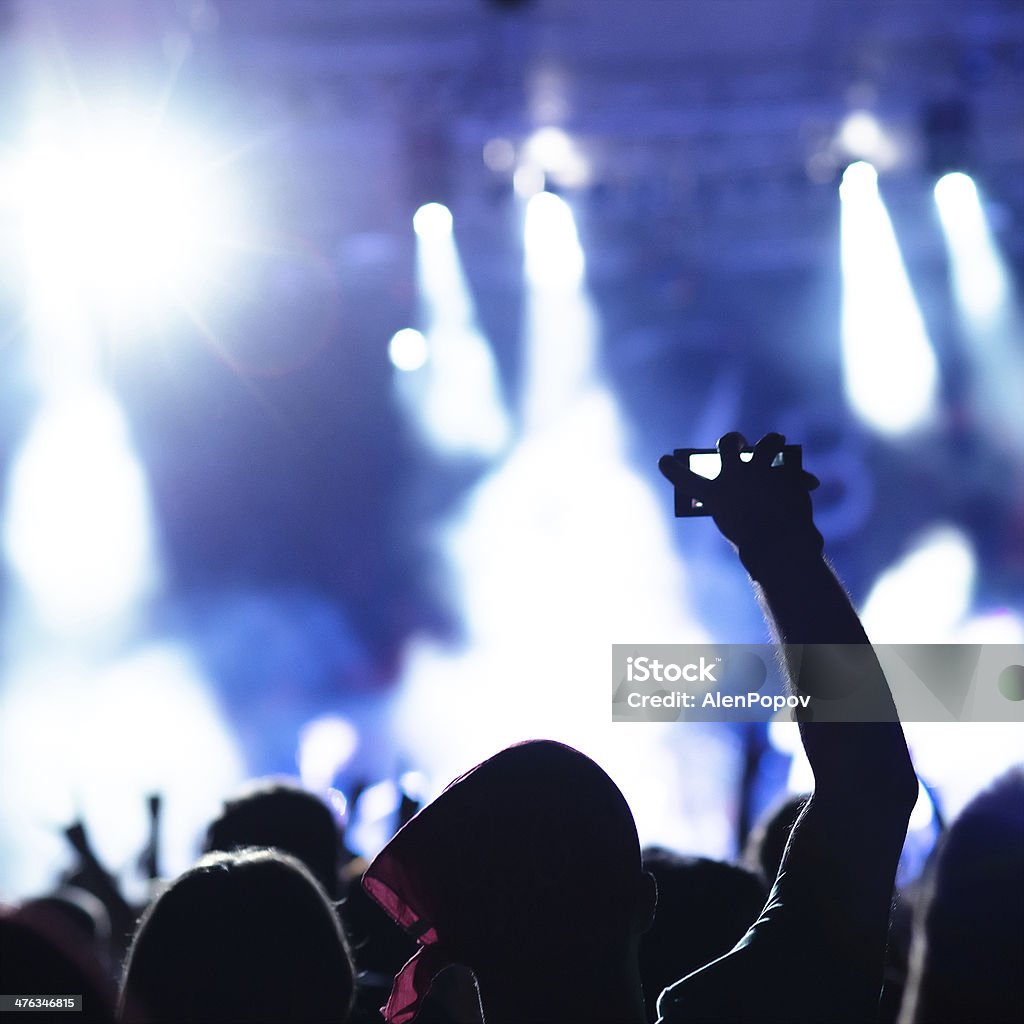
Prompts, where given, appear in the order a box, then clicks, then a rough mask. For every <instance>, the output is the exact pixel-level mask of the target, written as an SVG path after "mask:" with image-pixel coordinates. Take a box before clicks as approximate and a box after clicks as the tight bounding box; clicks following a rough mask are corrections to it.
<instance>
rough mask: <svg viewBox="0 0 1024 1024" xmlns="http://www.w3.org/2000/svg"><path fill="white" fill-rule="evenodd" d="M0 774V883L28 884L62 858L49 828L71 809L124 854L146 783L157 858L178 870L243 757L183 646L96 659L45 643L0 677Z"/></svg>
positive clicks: (142, 815) (46, 879) (112, 859)
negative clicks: (59, 651)
mask: <svg viewBox="0 0 1024 1024" xmlns="http://www.w3.org/2000/svg"><path fill="white" fill-rule="evenodd" d="M184 751H187V756H184V754H183V752H184ZM0 777H2V778H3V780H4V784H3V786H0V816H2V818H3V821H4V827H5V829H10V830H11V831H12V834H16V835H17V836H18V837H19V840H18V842H17V843H16V844H14V845H13V846H12V847H11V849H10V850H9V851H7V853H6V855H5V856H4V857H0V887H2V888H3V889H4V891H5V892H6V893H9V894H15V893H17V894H25V895H27V894H28V893H31V892H38V891H40V890H41V889H42V888H44V887H46V886H50V885H52V884H53V878H54V876H55V873H56V872H58V871H59V870H61V868H62V867H63V866H64V865H66V863H67V849H66V847H65V846H64V844H63V843H57V842H56V840H57V839H58V838H59V834H60V828H61V827H62V826H64V825H66V824H68V823H69V822H70V821H72V820H74V817H76V816H78V815H83V816H84V818H85V820H86V822H87V824H88V825H89V830H90V833H91V835H92V838H93V840H94V842H95V845H96V849H97V852H98V853H99V855H100V857H101V859H102V860H104V861H105V862H106V863H108V864H111V865H124V864H127V863H129V862H130V858H132V857H134V856H137V854H138V851H139V849H140V847H141V845H142V843H144V842H145V837H146V830H147V821H146V798H147V797H148V796H149V795H150V794H151V793H160V794H162V796H163V798H164V808H165V813H164V817H163V821H162V836H161V839H162V851H161V852H162V859H163V861H164V868H165V870H167V872H168V873H169V874H171V875H174V874H177V873H178V872H179V871H183V870H184V869H185V868H186V867H187V866H188V865H189V864H190V863H191V862H192V861H193V860H194V859H195V850H196V840H197V838H198V837H199V836H200V835H201V834H202V830H203V829H204V827H205V825H206V824H208V823H209V821H210V820H211V819H212V818H213V817H214V816H215V815H216V814H217V812H218V807H219V805H220V802H221V800H222V799H223V798H224V797H226V796H227V795H229V794H230V793H232V792H234V791H235V790H236V789H237V787H238V785H239V784H240V783H241V781H242V779H243V778H244V765H243V763H242V757H241V754H240V752H239V750H238V748H237V745H236V743H235V740H234V738H233V736H232V734H231V731H230V729H229V728H228V726H227V723H226V722H225V721H224V718H223V715H222V713H221V711H220V710H219V709H218V707H217V702H216V700H215V699H214V698H213V696H212V695H211V692H210V688H209V681H208V680H207V679H206V678H204V675H203V673H202V671H201V670H200V668H199V666H198V665H197V664H196V663H195V660H194V659H193V658H192V657H191V655H190V654H189V652H188V651H186V650H184V649H183V648H180V647H177V646H174V645H160V646H153V647H147V648H144V649H140V650H136V651H134V652H132V653H131V654H129V655H128V656H126V657H124V658H123V659H121V660H119V661H117V662H115V663H111V664H107V665H103V666H100V667H95V666H91V665H90V666H85V665H82V664H81V663H79V662H77V661H76V660H74V659H68V658H60V657H58V656H56V655H55V654H54V652H53V651H52V649H51V650H49V651H48V652H47V656H46V657H44V658H37V660H35V661H32V662H28V663H23V664H22V665H20V666H19V667H18V668H17V669H15V670H14V671H12V672H10V673H8V674H7V676H6V677H5V679H4V686H3V687H0Z"/></svg>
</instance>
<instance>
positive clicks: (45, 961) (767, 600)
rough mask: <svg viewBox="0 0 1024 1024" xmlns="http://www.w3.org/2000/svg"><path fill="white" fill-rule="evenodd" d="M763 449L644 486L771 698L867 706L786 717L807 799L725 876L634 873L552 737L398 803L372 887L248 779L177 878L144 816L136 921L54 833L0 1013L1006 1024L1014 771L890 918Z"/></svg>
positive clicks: (829, 667)
mask: <svg viewBox="0 0 1024 1024" xmlns="http://www.w3.org/2000/svg"><path fill="white" fill-rule="evenodd" d="M783 444H784V439H783V438H782V437H781V436H780V435H778V434H769V435H767V436H766V437H764V438H762V439H761V440H760V441H759V442H758V443H757V444H756V445H755V446H754V447H753V455H752V458H750V459H749V461H745V460H743V459H741V457H740V453H741V451H743V450H745V449H746V448H747V442H746V441H745V440H744V438H743V437H742V436H740V435H739V434H728V435H726V436H725V437H723V438H722V439H721V440H720V441H719V444H718V450H719V452H720V454H721V458H722V472H721V474H720V476H718V477H717V478H716V479H715V480H706V479H704V478H702V477H697V476H695V475H694V474H692V473H691V472H690V470H689V467H688V466H687V465H686V464H685V463H684V462H683V461H681V460H680V459H678V458H676V457H675V456H668V455H667V456H665V457H663V458H662V460H661V462H660V468H661V470H662V472H663V474H664V475H665V476H666V477H667V478H668V480H669V481H670V482H671V483H672V484H673V486H674V487H675V488H676V489H677V490H678V491H680V492H681V493H683V494H685V495H688V496H691V497H694V498H697V499H698V500H699V501H701V502H702V503H704V505H705V506H706V507H707V509H708V510H709V512H710V514H711V515H712V516H713V518H714V521H715V523H716V525H717V527H718V529H719V530H720V531H721V533H722V534H723V536H724V537H725V538H726V539H727V540H728V541H729V542H730V543H731V544H732V546H733V547H734V548H735V550H736V553H737V555H738V557H739V559H740V561H741V562H742V564H743V566H744V567H745V568H746V570H747V572H748V573H749V575H750V578H751V581H752V584H753V588H754V592H755V594H756V596H757V599H758V600H759V602H760V603H761V606H762V608H763V611H764V614H765V617H766V619H767V621H768V624H769V626H770V627H771V629H772V631H773V634H774V636H775V637H776V639H777V641H778V642H779V643H780V644H785V645H786V647H785V648H784V649H785V651H786V652H787V655H786V656H787V658H788V662H787V669H788V674H789V684H790V686H791V687H792V688H793V689H794V691H795V692H801V693H818V692H821V691H822V689H823V688H824V689H826V690H829V691H833V692H842V693H845V694H853V695H854V699H855V700H857V701H859V702H860V704H861V705H862V709H863V714H862V715H861V716H860V719H861V720H859V721H855V722H849V723H838V722H815V721H813V720H802V721H800V734H801V740H802V743H803V747H804V750H805V751H806V754H807V757H808V760H809V762H810V765H811V768H812V770H813V774H814V786H813V790H812V792H811V793H809V794H801V795H799V796H796V797H793V798H791V799H789V800H787V801H786V802H785V803H784V804H783V805H781V806H780V807H778V808H777V809H775V810H773V811H772V812H771V813H770V814H769V816H767V817H766V819H765V820H764V821H762V822H760V823H759V824H758V825H757V826H756V827H755V829H754V830H753V832H752V834H751V836H750V840H749V842H748V845H747V849H746V850H745V852H744V855H743V861H744V864H743V865H742V866H741V865H739V864H726V863H721V862H717V861H713V860H709V859H707V858H700V857H686V856H683V855H682V854H679V853H676V852H673V851H669V850H663V849H649V850H646V851H645V850H641V846H640V842H639V839H638V835H637V829H636V825H635V823H634V820H633V814H632V812H631V810H630V807H629V805H628V803H627V801H626V799H625V798H624V796H623V794H622V793H621V792H620V790H619V789H618V787H617V786H616V784H615V783H614V782H613V781H612V779H611V778H610V777H609V776H608V775H607V774H606V773H605V771H604V770H603V769H602V768H601V767H600V766H599V765H598V764H596V763H595V762H594V761H593V760H591V759H590V758H589V757H587V756H585V755H584V754H582V753H580V752H579V751H577V750H574V749H573V748H571V747H568V746H565V745H564V744H561V743H558V742H554V741H552V740H548V739H536V740H531V741H527V742H524V743H520V744H517V745H515V746H512V747H508V748H506V749H504V750H500V751H496V752H495V753H494V755H493V756H491V757H490V758H488V759H487V760H485V761H484V762H483V763H481V764H479V765H477V766H476V767H475V768H472V769H471V770H470V771H468V772H466V774H464V775H462V776H460V777H459V778H457V779H456V780H454V781H453V782H452V783H451V784H450V785H449V786H448V787H447V788H446V789H445V790H444V791H443V792H442V793H441V795H440V796H438V797H437V798H436V799H435V800H433V801H432V802H430V803H429V804H427V805H426V806H424V807H422V808H420V809H419V810H418V813H415V814H412V813H411V811H412V810H414V808H409V807H405V808H403V814H402V823H401V827H400V828H399V829H398V830H397V832H396V833H395V834H394V835H393V837H392V838H391V839H390V841H389V842H387V844H386V845H385V846H384V848H383V849H382V850H381V852H380V853H379V854H378V855H377V856H376V857H375V858H374V859H373V861H372V862H371V863H369V864H367V863H366V862H365V861H363V860H361V859H360V858H359V857H357V856H356V855H355V854H354V853H353V852H352V851H351V850H349V849H348V847H347V846H346V843H345V836H344V832H343V829H342V827H341V826H340V824H339V821H338V819H337V818H336V817H335V816H334V815H333V814H332V812H331V810H330V809H329V808H328V807H327V805H326V804H325V803H324V802H322V801H321V799H320V798H319V797H318V796H317V795H315V794H312V793H309V792H307V791H305V790H304V789H303V788H302V787H301V786H300V785H299V784H298V783H297V782H295V781H292V780H287V779H267V780H257V781H256V782H254V783H253V784H252V785H251V786H249V787H248V788H247V789H246V790H245V791H244V792H242V793H239V794H238V795H237V796H236V797H235V798H234V799H232V800H230V801H229V802H228V803H227V804H226V805H225V806H224V808H223V810H222V812H221V813H220V815H219V816H218V817H217V818H216V820H214V821H212V822H211V823H210V825H209V828H208V830H207V834H206V840H205V844H204V845H205V848H204V851H203V852H202V854H201V856H199V859H198V860H197V861H196V863H195V864H194V866H192V867H191V868H189V869H188V870H187V871H185V872H184V873H183V874H182V875H180V876H179V877H177V878H174V879H161V878H160V877H159V875H160V870H159V841H158V840H159V803H158V802H157V801H154V802H153V803H152V804H151V807H150V812H151V839H150V843H149V844H148V846H147V848H146V850H145V851H143V855H142V857H141V858H140V865H141V866H142V867H143V870H144V872H145V873H146V875H147V876H148V877H150V878H151V880H152V890H151V895H150V898H149V899H148V900H147V901H145V904H144V905H143V906H137V905H133V904H132V903H131V902H130V901H129V900H128V899H127V898H126V897H125V896H124V894H123V893H122V892H121V890H120V888H119V886H118V884H117V882H116V881H115V879H114V878H113V877H112V875H111V874H110V873H109V872H108V871H107V870H105V868H104V867H103V865H102V864H101V863H100V861H99V859H98V858H97V856H96V855H95V853H94V852H93V849H92V846H91V844H90V842H89V836H88V833H87V830H86V828H85V826H84V824H82V823H76V824H74V825H72V826H70V827H69V829H68V832H67V838H68V841H69V842H70V843H71V845H72V846H73V848H74V850H75V851H76V856H77V863H76V866H75V868H74V869H73V870H71V871H69V872H68V873H67V875H66V876H65V877H64V878H62V879H61V880H60V882H59V884H58V885H57V886H56V887H55V888H54V891H53V892H51V893H49V894H47V895H46V896H43V897H40V898H37V899H34V900H28V901H25V902H22V903H20V904H17V905H10V906H4V907H2V908H0V993H25V994H28V993H53V994H56V993H62V994H72V993H74V994H78V995H81V997H82V1006H81V1013H82V1016H81V1017H80V1018H79V1019H83V1020H86V1021H98V1022H114V1021H118V1022H121V1024H165V1022H166V1024H188V1022H196V1024H200V1022H224V1024H227V1022H247V1021H252V1022H277V1021H281V1022H296V1024H305V1022H308V1024H319V1022H324V1024H328V1022H331V1024H342V1022H345V1021H353V1022H356V1024H360V1022H365V1021H381V1020H386V1021H388V1022H390V1024H404V1022H407V1021H412V1020H414V1019H415V1020H419V1021H422V1022H437V1024H476V1022H486V1024H532V1022H536V1024H544V1022H552V1024H554V1022H559V1024H568V1022H577V1021H578V1022H581V1024H582V1022H589V1024H643V1022H653V1021H655V1020H658V1021H662V1022H664V1024H676V1022H678V1024H684V1022H685V1024H697V1022H709V1024H710V1022H722V1024H725V1022H733V1024H745V1022H750V1024H759V1022H765V1024H767V1022H778V1024H783V1022H784V1024H800V1022H807V1024H829V1022H871V1021H878V1022H892V1024H895V1022H896V1021H897V1020H898V1021H899V1024H945V1022H949V1024H954V1022H959V1024H999V1022H1006V1024H1009V1022H1019V1021H1022V1020H1024V767H1021V768H1017V769H1014V770H1013V771H1011V772H1009V773H1008V774H1007V775H1005V776H1004V777H1003V778H1001V779H999V780H997V782H996V783H994V784H993V785H992V786H991V788H990V789H988V790H986V791H985V792H983V793H981V794H979V795H978V796H977V797H976V798H975V799H974V800H973V801H972V802H971V803H970V804H969V805H968V806H967V807H966V809H965V810H964V811H963V812H962V813H961V815H960V816H959V817H958V818H957V819H956V820H954V821H953V822H952V824H951V825H950V827H949V828H948V830H947V832H946V834H945V836H944V837H943V838H942V840H941V841H940V843H939V844H938V847H937V851H936V854H935V855H934V856H933V858H932V862H931V863H930V864H929V866H928V868H927V870H926V874H925V876H924V881H923V882H922V884H921V885H920V886H918V891H917V892H916V893H914V894H907V896H906V898H905V899H904V900H903V901H902V902H900V903H898V904H896V906H897V916H896V918H894V916H893V913H894V899H895V896H896V894H895V888H894V887H895V879H896V869H897V863H898V861H899V858H900V852H901V848H902V845H903V842H904V838H905V835H906V830H907V824H908V820H909V818H910V814H911V811H912V809H913V807H914V805H915V802H916V800H917V797H918V780H917V776H916V774H915V771H914V767H913V765H912V763H911V759H910V755H909V752H908V749H907V745H906V743H905V741H904V736H903V731H902V728H901V726H900V723H899V721H898V717H897V715H896V711H895V706H894V704H893V701H892V698H891V695H890V693H889V689H888V685H887V683H886V679H885V677H884V675H883V673H882V670H881V668H880V666H879V664H878V661H877V660H876V658H875V656H874V653H873V651H872V648H871V646H870V643H869V642H868V638H867V637H866V635H865V633H864V630H863V628H862V626H861V624H860V622H859V620H858V618H857V615H856V613H855V611H854V610H853V607H852V606H851V604H850V601H849V600H848V598H847V596H846V594H845V592H844V590H843V588H842V586H841V585H840V583H839V581H838V580H837V578H836V576H835V575H834V573H833V572H832V570H831V568H830V566H829V564H828V563H827V561H826V560H825V558H824V554H823V548H824V542H823V538H822V536H821V534H820V533H819V532H818V530H817V528H816V526H815V523H814V519H813V515H812V503H811V497H810V491H811V490H813V488H814V487H815V486H816V485H817V481H816V480H815V479H814V477H812V476H810V475H809V474H807V473H804V472H802V471H800V472H799V473H793V472H780V471H778V470H777V469H776V468H774V465H773V464H774V463H775V460H776V456H777V454H778V453H779V452H780V451H781V449H782V446H783ZM667 639H669V638H666V640H667ZM815 645H845V646H844V647H843V650H844V651H845V652H847V653H846V655H845V656H844V657H842V658H836V657H834V656H831V655H830V654H828V648H826V647H825V646H822V647H821V648H819V647H817V646H815ZM795 651H799V652H801V653H800V655H799V656H796V655H794V654H793V652H795ZM595 699H596V698H595ZM685 784H686V780H685V779H681V780H679V785H681V786H684V785H685ZM911 913H912V915H913V924H912V927H911V925H910V923H909V922H910V914H911ZM900 914H902V915H903V918H902V920H903V923H904V925H905V926H904V927H900V916H899V915H900ZM911 932H912V939H911V938H910V935H911ZM58 1012H60V1011H53V1012H46V1011H45V1010H44V1011H40V1012H38V1013H37V1014H36V1016H34V1017H33V1018H31V1019H33V1020H46V1019H49V1018H51V1017H53V1018H56V1016H57V1013H58Z"/></svg>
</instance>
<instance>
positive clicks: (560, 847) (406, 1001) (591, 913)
mask: <svg viewBox="0 0 1024 1024" xmlns="http://www.w3.org/2000/svg"><path fill="white" fill-rule="evenodd" d="M363 885H364V887H365V888H366V890H367V891H368V892H369V893H370V895H371V896H373V897H374V899H376V900H377V901H378V902H379V903H380V904H381V906H382V907H384V909H385V910H386V911H387V912H388V913H389V914H390V915H391V916H392V918H393V919H394V920H396V921H397V922H398V923H399V924H400V925H402V927H404V928H405V929H406V930H407V931H408V932H410V934H412V935H414V936H415V937H416V938H418V939H419V941H420V942H421V943H422V948H421V950H420V953H419V954H418V956H417V958H416V962H414V963H413V964H412V965H411V966H409V967H407V969H406V970H405V971H403V974H402V975H400V976H399V977H398V978H397V979H396V984H395V989H394V991H393V993H392V1001H391V1003H389V1016H390V1017H391V1018H392V1019H394V1020H398V1021H400V1020H407V1019H409V1018H410V1016H411V1014H412V1013H414V1012H415V1008H416V1006H417V1005H418V999H419V998H420V997H421V996H422V995H423V993H424V992H425V991H426V987H427V986H428V985H429V982H430V980H431V979H432V978H433V977H434V976H435V975H436V973H437V972H438V971H439V970H440V969H442V968H443V967H444V966H445V965H446V964H450V963H461V964H464V965H466V966H468V967H469V968H471V969H472V970H473V972H474V973H475V974H476V976H477V979H478V981H479V983H480V986H481V990H482V997H483V1002H484V1007H485V1012H486V1013H487V1015H488V1020H492V1019H495V1020H500V1019H502V1017H503V1016H504V1017H507V1016H508V1015H509V1014H508V1013H503V1012H502V1011H501V1010H500V1009H496V1004H497V1003H498V1002H500V1001H501V999H502V997H501V996H498V995H496V993H498V992H500V991H502V990H505V989H514V990H515V998H516V999H517V1000H518V1004H519V1006H520V1009H521V1012H522V1007H524V1006H529V1005H531V1004H532V1005H534V1006H536V1005H537V1004H538V1003H540V1002H542V1001H544V1000H548V1002H547V1005H549V1006H550V999H557V992H556V991H554V990H556V989H564V988H565V987H566V986H565V980H566V978H568V977H571V976H573V975H574V974H575V973H586V974H593V972H594V970H595V967H597V966H598V965H601V966H602V967H604V968H606V971H605V977H606V978H607V979H609V980H610V979H612V978H613V977H614V978H615V981H616V983H621V985H629V984H631V983H632V981H633V980H636V989H637V991H638V990H639V981H638V977H639V975H638V973H637V972H636V964H635V945H636V944H637V943H638V941H639V934H640V933H641V932H642V931H643V930H644V928H646V926H647V924H648V923H649V921H650V916H651V913H652V912H653V903H654V887H653V880H652V879H651V878H650V876H648V875H646V874H645V873H644V872H643V869H642V865H641V859H640V844H639V841H638V839H637V832H636V825H635V824H634V821H633V816H632V813H631V812H630V810H629V806H628V805H627V803H626V801H625V798H624V797H623V795H622V793H621V792H620V791H619V789H618V787H617V786H616V785H615V783H614V782H612V780H611V779H610V778H609V777H608V775H607V774H605V772H604V771H603V770H602V769H601V768H600V767H599V766H598V765H597V764H595V763H594V762H593V761H591V760H590V759H589V758H588V757H585V756H584V755H583V754H581V753H580V752H579V751H577V750H573V749H572V748H571V747H567V746H564V745H562V744H560V743H554V742H551V741H548V740H534V741H531V742H528V743H522V744H518V745H516V746H513V747H509V748H507V749H505V750H502V751H500V752H499V753H498V754H496V755H495V756H494V757H492V758H490V759H489V760H487V761H484V762H483V763H482V764H480V765H478V766H477V767H476V768H474V769H473V770H472V771H470V772H468V773H467V774H466V775H463V776H461V777H460V778H458V779H456V780H455V781H454V782H453V783H452V784H451V785H450V786H449V787H448V788H447V789H446V790H445V791H444V792H443V793H442V794H441V796H439V797H438V799H437V800H435V801H434V802H433V803H432V804H429V805H428V806H427V807H425V808H424V809H423V810H422V811H421V812H420V813H419V814H418V815H417V816H416V817H414V818H413V819H412V820H411V821H410V822H409V823H408V824H407V825H406V826H405V828H403V829H402V830H401V831H400V832H399V833H398V834H397V835H396V836H395V838H394V839H392V841H391V842H390V843H389V844H388V845H387V846H386V847H385V848H384V850H383V851H382V852H381V853H380V854H379V855H378V857H377V858H376V860H375V861H374V862H373V864H371V866H370V868H369V869H368V871H367V872H366V875H365V876H364V879H363ZM630 950H632V954H633V962H632V963H629V962H628V959H629V955H630ZM631 971H632V972H633V973H634V974H636V978H635V979H633V978H632V977H631V976H630V977H627V975H630V972H631ZM549 990H550V991H549ZM533 996H535V997H536V998H533ZM577 1012H579V1008H577ZM590 1019H594V1018H593V1017H591V1018H590Z"/></svg>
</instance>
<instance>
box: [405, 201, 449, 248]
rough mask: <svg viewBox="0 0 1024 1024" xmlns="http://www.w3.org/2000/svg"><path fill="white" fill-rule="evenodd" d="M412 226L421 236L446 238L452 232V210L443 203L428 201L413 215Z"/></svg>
mask: <svg viewBox="0 0 1024 1024" xmlns="http://www.w3.org/2000/svg"><path fill="white" fill-rule="evenodd" d="M412 227H413V230H414V231H415V232H416V234H417V235H419V236H420V238H424V239H435V238H444V237H446V236H447V235H450V234H451V233H452V212H451V210H449V209H448V207H447V206H443V205H442V204H441V203H427V204H426V205H425V206H421V207H420V208H419V209H418V210H417V211H416V213H415V214H414V215H413V218H412Z"/></svg>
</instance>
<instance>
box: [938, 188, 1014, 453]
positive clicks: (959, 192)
mask: <svg viewBox="0 0 1024 1024" xmlns="http://www.w3.org/2000/svg"><path fill="white" fill-rule="evenodd" d="M935 203H936V206H937V207H938V211H939V219H940V221H941V223H942V231H943V234H944V235H945V239H946V248H947V251H948V253H949V269H950V277H951V284H952V287H953V295H954V297H955V299H956V303H957V306H958V308H959V311H960V319H961V322H962V324H963V330H964V336H965V340H966V341H967V342H968V354H969V356H970V358H971V360H972V363H973V370H974V372H973V374H972V390H973V392H974V394H973V404H974V408H975V410H976V415H977V417H978V419H979V420H980V421H981V423H982V424H984V425H985V426H987V427H988V429H989V431H990V433H991V434H992V437H993V440H994V441H995V443H996V444H997V445H999V446H1005V447H1006V448H1007V449H1008V450H1010V451H1014V452H1016V451H1019V450H1020V448H1021V445H1022V444H1024V409H1022V407H1021V401H1020V396H1021V394H1024V355H1022V353H1021V351H1020V337H1021V323H1020V320H1021V314H1020V308H1019V305H1018V302H1017V299H1016V296H1015V295H1014V293H1013V292H1014V290H1013V287H1012V284H1011V275H1010V272H1009V270H1008V268H1007V265H1006V261H1005V260H1004V258H1003V256H1002V254H1001V253H1000V251H999V247H998V246H997V245H996V241H995V239H994V238H993V236H992V232H991V230H990V228H989V225H988V221H987V219H986V215H985V209H984V205H983V204H982V201H981V197H980V196H979V195H978V189H977V187H976V186H975V184H974V182H973V181H972V180H971V178H970V177H968V176H967V175H966V174H961V173H959V172H957V173H955V174H946V175H944V176H943V177H942V178H940V179H939V181H938V182H937V183H936V185H935Z"/></svg>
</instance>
